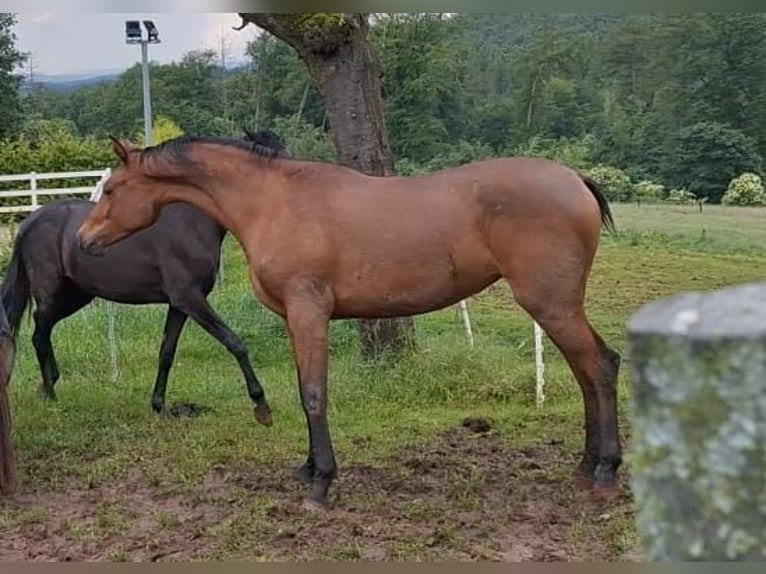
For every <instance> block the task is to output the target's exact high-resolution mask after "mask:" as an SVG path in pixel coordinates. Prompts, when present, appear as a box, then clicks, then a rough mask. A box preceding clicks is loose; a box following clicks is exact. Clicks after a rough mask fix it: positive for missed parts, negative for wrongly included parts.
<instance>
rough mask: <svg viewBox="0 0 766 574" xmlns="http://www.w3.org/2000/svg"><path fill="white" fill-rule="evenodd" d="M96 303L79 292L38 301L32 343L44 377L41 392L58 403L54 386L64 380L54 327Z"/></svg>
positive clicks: (75, 291)
mask: <svg viewBox="0 0 766 574" xmlns="http://www.w3.org/2000/svg"><path fill="white" fill-rule="evenodd" d="M92 300H93V297H91V296H90V295H86V294H85V293H82V292H81V291H79V290H76V289H62V290H60V291H58V292H57V293H56V295H55V297H51V298H46V300H44V301H37V308H36V309H35V312H34V321H35V329H34V332H33V333H32V344H33V345H34V347H35V353H36V354H37V362H38V364H39V365H40V373H41V374H42V378H43V380H42V385H41V386H40V391H41V392H42V394H43V396H45V397H46V398H48V399H52V400H54V399H55V398H56V392H55V391H54V390H53V387H54V386H55V385H56V381H58V380H59V377H60V373H59V367H58V363H57V362H56V355H55V354H54V352H53V345H52V344H51V333H52V332H53V327H54V326H55V325H56V323H58V322H59V321H61V320H62V319H65V318H67V317H69V316H70V315H72V314H74V313H75V312H77V311H79V310H80V309H82V308H83V307H85V305H87V304H88V303H90V302H91V301H92Z"/></svg>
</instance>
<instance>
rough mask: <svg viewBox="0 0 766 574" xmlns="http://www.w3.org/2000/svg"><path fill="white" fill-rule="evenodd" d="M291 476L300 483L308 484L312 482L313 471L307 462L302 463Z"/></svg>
mask: <svg viewBox="0 0 766 574" xmlns="http://www.w3.org/2000/svg"><path fill="white" fill-rule="evenodd" d="M292 477H293V478H294V479H295V480H297V481H298V482H300V483H301V484H306V485H310V484H312V483H313V482H314V472H313V471H312V470H311V468H309V465H308V464H307V463H304V464H302V465H301V466H299V467H298V468H296V469H295V470H293V472H292Z"/></svg>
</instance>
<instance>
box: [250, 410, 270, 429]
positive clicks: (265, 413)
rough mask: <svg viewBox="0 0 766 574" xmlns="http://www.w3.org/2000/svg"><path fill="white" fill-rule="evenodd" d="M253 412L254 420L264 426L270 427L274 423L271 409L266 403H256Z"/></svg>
mask: <svg viewBox="0 0 766 574" xmlns="http://www.w3.org/2000/svg"><path fill="white" fill-rule="evenodd" d="M253 413H254V414H255V420H257V421H258V422H259V423H261V424H262V425H263V426H265V427H270V426H271V425H272V424H273V423H274V421H273V420H272V418H271V409H270V408H269V407H268V406H266V405H256V406H255V407H254V408H253Z"/></svg>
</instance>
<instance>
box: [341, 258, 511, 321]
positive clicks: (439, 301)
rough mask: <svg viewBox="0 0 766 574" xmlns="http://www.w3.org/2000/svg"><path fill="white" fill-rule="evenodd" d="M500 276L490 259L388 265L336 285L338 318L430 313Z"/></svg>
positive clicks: (481, 288)
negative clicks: (437, 263)
mask: <svg viewBox="0 0 766 574" xmlns="http://www.w3.org/2000/svg"><path fill="white" fill-rule="evenodd" d="M499 276H500V275H499V274H498V273H497V272H496V270H495V269H494V267H493V266H492V265H490V264H489V263H488V262H481V261H477V262H473V264H463V265H459V264H458V265H456V264H455V262H454V261H451V260H447V261H444V262H443V264H442V265H438V266H435V265H425V264H421V265H418V264H417V262H414V263H413V264H412V265H408V266H406V267H404V268H402V267H397V268H386V267H385V266H383V267H381V268H378V269H375V270H371V271H369V272H368V273H362V274H358V275H357V277H356V280H355V281H344V282H343V283H342V284H336V285H335V286H334V287H335V289H334V294H335V307H334V313H333V316H334V317H336V318H351V317H359V318H384V317H400V316H406V315H417V314H421V313H428V312H430V311H435V310H437V309H443V308H444V307H448V306H449V305H453V304H455V303H457V302H458V301H461V300H462V299H465V298H466V297H469V296H471V295H473V294H474V293H477V292H479V291H481V290H483V289H484V288H486V287H487V286H488V285H490V284H491V283H493V282H494V281H496V280H497V279H498V277H499Z"/></svg>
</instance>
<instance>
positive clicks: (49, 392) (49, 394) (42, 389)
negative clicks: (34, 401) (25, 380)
mask: <svg viewBox="0 0 766 574" xmlns="http://www.w3.org/2000/svg"><path fill="white" fill-rule="evenodd" d="M37 392H38V393H39V394H40V396H41V397H42V398H44V399H46V400H49V401H55V400H56V393H55V392H54V391H53V389H52V388H51V389H49V388H47V387H46V386H45V384H43V383H40V385H39V386H38V387H37Z"/></svg>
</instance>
